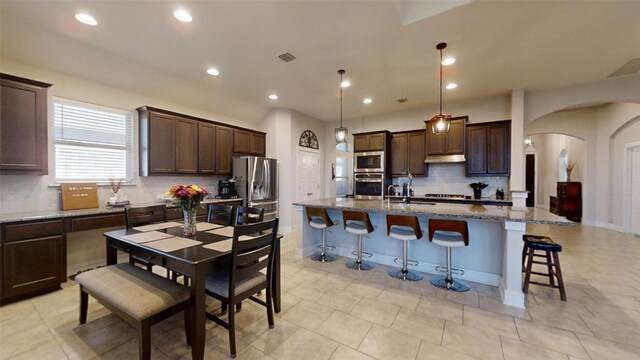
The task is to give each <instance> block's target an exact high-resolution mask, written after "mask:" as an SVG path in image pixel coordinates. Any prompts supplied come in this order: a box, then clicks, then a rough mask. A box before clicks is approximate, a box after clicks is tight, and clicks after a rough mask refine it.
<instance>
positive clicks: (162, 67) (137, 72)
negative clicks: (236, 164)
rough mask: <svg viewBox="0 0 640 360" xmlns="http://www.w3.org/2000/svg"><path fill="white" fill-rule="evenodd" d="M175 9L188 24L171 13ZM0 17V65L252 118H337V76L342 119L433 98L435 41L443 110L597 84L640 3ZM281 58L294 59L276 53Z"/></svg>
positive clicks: (232, 7) (138, 4)
mask: <svg viewBox="0 0 640 360" xmlns="http://www.w3.org/2000/svg"><path fill="white" fill-rule="evenodd" d="M177 5H180V6H183V7H184V8H186V9H188V10H189V11H190V12H191V13H192V15H193V18H194V20H193V22H192V23H190V24H183V23H179V22H178V21H177V20H176V19H174V18H173V16H172V12H173V10H174V9H175V8H176V6H177ZM78 11H86V12H88V13H90V14H91V15H93V16H94V17H95V18H96V19H97V20H98V22H99V25H98V26H96V27H88V26H85V25H82V24H80V23H78V22H76V21H75V20H74V19H73V15H74V14H75V13H76V12H78ZM0 12H1V13H0V15H1V18H0V20H1V27H0V30H1V42H2V43H1V48H0V49H1V51H2V54H1V55H2V57H3V58H6V59H10V60H14V61H19V62H23V63H27V64H31V65H35V66H39V67H44V68H48V69H52V70H55V71H61V72H64V73H69V74H72V75H76V76H80V77H83V78H87V79H89V80H92V81H97V82H100V83H104V84H108V85H111V86H115V87H118V88H122V89H125V90H128V91H133V92H137V93H141V94H145V95H148V96H151V97H157V98H160V99H163V100H167V101H173V102H175V103H180V104H184V105H185V106H192V107H195V108H198V109H202V110H203V111H210V112H213V113H219V114H223V115H226V116H230V117H233V118H238V119H242V120H245V121H251V122H255V121H259V120H260V119H262V117H264V116H265V115H266V113H267V112H268V111H269V109H270V108H272V107H284V108H292V109H295V110H297V111H300V112H302V113H305V114H307V115H310V116H313V117H315V118H318V119H321V120H324V121H336V120H337V119H338V118H339V88H338V83H339V76H338V75H337V70H338V69H340V68H344V69H346V71H347V73H346V76H345V78H347V79H349V80H351V83H352V84H353V85H352V86H351V87H350V88H347V89H345V91H344V118H350V117H360V116H368V115H374V114H381V113H388V112H393V111H400V110H404V109H409V108H414V107H419V106H425V105H430V104H434V103H437V101H438V60H439V54H438V52H437V50H435V45H436V44H437V43H438V42H441V41H446V42H448V44H449V47H448V48H447V49H446V50H445V55H453V56H455V57H456V58H457V59H458V61H457V62H456V63H455V64H454V65H453V66H451V67H446V68H445V72H444V78H445V82H448V81H455V82H457V83H458V84H459V87H458V89H456V90H453V91H447V90H445V93H444V102H445V106H444V107H445V109H444V110H445V112H446V102H447V101H453V100H465V99H472V98H480V97H487V96H495V95H501V94H508V93H509V92H510V90H511V89H516V88H525V89H527V90H539V89H545V88H553V87H559V86H566V85H574V84H581V83H588V82H593V81H598V80H603V79H605V78H606V77H607V76H608V75H609V74H611V73H612V72H614V71H615V70H616V69H618V68H619V67H620V66H622V65H623V64H624V63H626V62H627V61H629V60H631V59H633V58H637V57H640V21H638V19H639V15H640V2H639V1H628V2H622V1H547V2H538V1H536V2H534V1H512V2H498V1H497V2H493V1H492V2H489V1H474V2H469V1H465V0H463V1H455V2H453V4H452V6H451V9H447V8H445V7H443V4H442V2H439V1H434V2H427V1H421V2H419V1H397V2H396V1H310V0H298V1H180V2H173V1H31V0H23V1H4V0H3V1H1V2H0ZM403 24H406V25H403ZM287 51H288V52H291V53H292V54H294V55H295V56H296V57H297V59H296V60H294V61H293V62H290V63H284V62H282V61H281V60H279V59H277V58H276V56H277V55H279V54H281V53H283V52H287ZM209 66H215V67H217V68H218V69H220V72H221V75H220V76H219V77H211V76H209V75H207V74H206V73H205V70H206V69H207V67H209ZM270 93H277V94H278V95H279V96H280V99H279V100H277V101H276V102H274V101H271V100H268V99H267V95H268V94H270ZM364 97H371V98H372V99H373V101H374V102H373V103H372V104H370V105H364V104H362V102H361V101H362V99H363V98H364ZM403 97H406V98H408V99H409V102H407V103H404V104H399V103H396V102H395V101H394V100H395V99H398V98H403ZM140 105H143V104H140ZM147 105H151V106H153V104H147ZM431 115H433V114H425V118H427V117H430V116H431Z"/></svg>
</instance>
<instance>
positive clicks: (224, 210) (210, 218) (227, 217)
mask: <svg viewBox="0 0 640 360" xmlns="http://www.w3.org/2000/svg"><path fill="white" fill-rule="evenodd" d="M233 212H234V208H233V206H230V205H222V204H209V205H208V208H207V222H210V223H213V224H219V225H224V226H231V225H232V224H233Z"/></svg>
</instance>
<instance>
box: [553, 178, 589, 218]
mask: <svg viewBox="0 0 640 360" xmlns="http://www.w3.org/2000/svg"><path fill="white" fill-rule="evenodd" d="M556 194H557V195H556V196H550V197H549V211H550V212H552V213H554V214H556V215H560V216H564V217H566V218H567V219H569V220H571V221H577V222H580V221H581V219H582V183H581V182H578V181H571V182H566V181H558V185H557V187H556Z"/></svg>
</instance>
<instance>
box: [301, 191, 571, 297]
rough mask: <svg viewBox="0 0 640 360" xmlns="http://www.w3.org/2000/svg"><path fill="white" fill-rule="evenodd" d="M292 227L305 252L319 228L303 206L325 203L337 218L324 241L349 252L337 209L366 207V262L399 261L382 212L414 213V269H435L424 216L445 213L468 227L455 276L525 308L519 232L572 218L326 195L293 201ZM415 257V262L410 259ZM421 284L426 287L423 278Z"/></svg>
mask: <svg viewBox="0 0 640 360" xmlns="http://www.w3.org/2000/svg"><path fill="white" fill-rule="evenodd" d="M293 205H294V206H295V208H296V217H297V219H296V228H297V229H298V235H297V236H298V238H297V247H296V255H297V256H299V257H306V256H309V255H311V254H312V253H313V252H314V251H316V250H317V246H318V244H320V236H321V235H320V232H319V231H316V230H315V229H313V228H312V227H311V226H309V224H308V221H307V215H306V210H305V209H306V207H308V206H309V207H320V208H325V209H326V210H327V212H328V213H329V216H330V218H331V219H332V220H333V221H334V222H336V223H337V224H336V225H335V226H332V227H330V228H328V229H327V231H326V242H327V245H331V246H334V247H335V250H334V251H333V252H335V253H337V254H338V255H341V256H344V257H350V258H352V257H354V255H353V254H352V252H353V251H354V250H355V248H356V238H355V237H354V236H353V235H352V234H349V233H347V232H346V231H344V229H343V224H342V210H354V211H363V212H367V213H368V214H369V216H370V218H371V222H372V223H373V225H374V231H373V232H372V233H370V234H368V235H366V236H364V237H363V251H364V252H368V253H371V257H370V258H369V259H368V260H369V261H372V262H375V263H379V264H385V265H390V266H398V265H397V263H396V261H395V259H397V258H399V257H401V244H400V243H399V242H398V241H395V240H393V239H391V238H389V237H388V236H387V230H386V219H385V218H386V215H387V214H400V215H413V216H417V217H418V219H419V221H420V227H421V229H422V231H423V233H424V236H423V237H422V239H421V240H418V241H414V242H412V244H411V251H410V252H411V255H410V260H413V261H414V264H415V266H413V267H412V269H414V270H418V271H421V272H425V273H431V274H440V273H439V272H438V271H437V270H436V267H438V266H442V265H443V264H444V256H445V255H444V252H443V250H442V249H440V248H439V247H438V246H435V245H433V244H431V243H429V239H428V226H427V224H428V220H429V219H430V218H444V219H457V220H465V221H467V223H468V226H469V236H470V240H469V246H467V247H463V248H457V249H454V256H453V258H454V261H453V264H452V268H453V269H459V270H462V272H459V273H460V274H459V275H456V276H457V277H459V278H462V279H465V280H469V281H473V282H478V283H484V284H488V285H494V286H499V289H500V295H501V297H502V302H503V303H504V304H505V305H509V306H515V307H519V308H524V307H525V306H524V302H525V301H524V294H523V292H522V246H523V242H522V235H523V234H524V233H525V231H526V225H527V224H549V225H560V226H570V225H573V222H571V221H569V220H566V219H564V218H561V217H559V216H556V215H554V214H551V213H549V212H548V211H545V210H542V209H537V208H517V207H512V206H494V205H475V204H474V205H468V204H449V203H426V204H406V203H402V202H393V201H389V200H355V199H349V198H328V199H320V200H314V201H309V202H302V203H294V204H293ZM415 262H417V263H415ZM424 286H431V285H429V284H428V282H425V285H424Z"/></svg>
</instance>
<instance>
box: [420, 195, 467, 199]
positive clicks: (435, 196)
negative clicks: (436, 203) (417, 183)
mask: <svg viewBox="0 0 640 360" xmlns="http://www.w3.org/2000/svg"><path fill="white" fill-rule="evenodd" d="M424 197H428V198H447V199H464V195H460V194H425V195H424Z"/></svg>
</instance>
